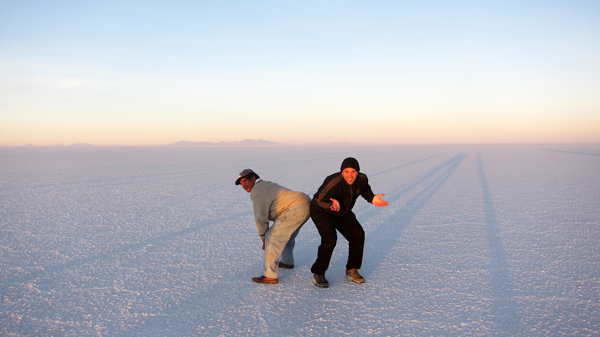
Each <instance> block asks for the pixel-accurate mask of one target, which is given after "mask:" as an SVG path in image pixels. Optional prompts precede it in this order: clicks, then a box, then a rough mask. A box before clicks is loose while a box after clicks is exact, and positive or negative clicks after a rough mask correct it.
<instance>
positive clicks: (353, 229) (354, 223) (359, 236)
mask: <svg viewBox="0 0 600 337" xmlns="http://www.w3.org/2000/svg"><path fill="white" fill-rule="evenodd" d="M338 230H339V232H340V233H341V234H342V235H343V236H344V238H346V240H348V262H347V263H346V270H348V269H360V267H361V266H362V260H363V252H364V247H365V231H364V229H363V228H362V226H361V225H360V223H359V222H358V220H357V219H356V215H355V214H354V213H353V212H351V211H350V212H348V213H347V214H346V215H344V216H342V217H341V218H340V223H339V225H338Z"/></svg>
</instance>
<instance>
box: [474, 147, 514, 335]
mask: <svg viewBox="0 0 600 337" xmlns="http://www.w3.org/2000/svg"><path fill="white" fill-rule="evenodd" d="M477 166H478V169H479V179H480V182H481V189H482V193H483V195H482V197H483V206H484V210H485V229H486V234H487V239H488V243H489V249H490V258H491V265H490V274H491V277H492V279H491V288H492V291H493V298H494V300H493V303H494V310H495V313H494V316H495V321H496V323H497V326H498V327H501V328H503V330H504V331H502V333H508V334H510V335H514V334H522V333H524V329H523V325H522V324H521V320H520V318H519V316H518V315H517V312H519V310H518V306H517V303H516V302H515V292H514V290H513V283H512V281H511V273H510V270H509V268H508V262H507V260H506V250H505V249H504V245H503V244H502V240H501V239H500V237H499V235H498V234H499V233H500V230H499V228H498V217H497V215H496V210H495V208H494V203H493V202H492V198H491V196H490V190H489V187H488V184H487V179H486V177H485V171H484V168H483V162H482V160H481V155H480V154H479V153H478V154H477Z"/></svg>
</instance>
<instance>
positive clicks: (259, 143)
mask: <svg viewBox="0 0 600 337" xmlns="http://www.w3.org/2000/svg"><path fill="white" fill-rule="evenodd" d="M222 145H229V146H274V145H285V144H282V143H276V142H270V141H268V140H264V139H244V140H239V141H233V142H224V141H221V142H216V143H214V142H190V141H180V142H175V143H172V144H167V145H163V146H171V147H200V146H222ZM304 145H307V146H332V145H333V146H344V145H356V143H350V142H334V143H316V142H313V143H306V144H304ZM6 146H7V145H5V146H3V147H6ZM109 146H111V147H118V146H119V145H109ZM23 147H51V148H54V147H84V148H85V147H96V145H92V144H88V143H76V144H71V145H62V144H54V145H42V146H40V145H32V144H27V145H23Z"/></svg>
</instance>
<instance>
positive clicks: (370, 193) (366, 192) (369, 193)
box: [360, 173, 375, 203]
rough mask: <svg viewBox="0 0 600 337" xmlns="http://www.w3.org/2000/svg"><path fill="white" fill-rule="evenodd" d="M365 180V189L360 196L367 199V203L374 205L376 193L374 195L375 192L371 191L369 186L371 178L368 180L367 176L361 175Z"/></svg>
mask: <svg viewBox="0 0 600 337" xmlns="http://www.w3.org/2000/svg"><path fill="white" fill-rule="evenodd" d="M360 175H361V176H362V177H361V178H363V177H364V179H365V187H364V188H363V190H362V192H361V193H360V195H361V196H362V197H363V198H365V200H366V201H368V202H369V203H373V198H375V193H373V190H372V189H371V185H369V178H367V175H366V174H363V173H361V174H360Z"/></svg>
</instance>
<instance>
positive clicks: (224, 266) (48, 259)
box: [0, 144, 600, 336]
mask: <svg viewBox="0 0 600 337" xmlns="http://www.w3.org/2000/svg"><path fill="white" fill-rule="evenodd" d="M347 156H353V157H356V158H357V159H358V160H359V161H360V163H361V169H362V171H363V172H364V173H366V174H367V175H368V177H369V180H370V183H371V186H372V187H373V190H374V192H375V193H385V194H386V196H385V197H384V199H385V200H387V201H389V202H390V205H389V206H388V207H384V208H378V207H375V206H372V205H370V204H368V203H367V202H366V201H364V200H362V199H361V200H359V201H357V205H356V207H355V209H354V210H355V213H356V214H357V217H358V219H359V221H361V223H362V224H363V227H364V228H365V231H366V234H367V236H366V245H365V257H364V264H363V268H362V269H361V273H362V274H363V275H364V276H365V278H366V280H367V283H365V284H362V285H359V284H353V283H350V282H349V281H348V280H346V279H345V278H344V266H345V260H346V256H347V255H346V254H347V245H346V244H345V241H344V240H343V238H342V239H340V240H339V241H338V246H337V248H336V251H335V252H334V256H333V258H332V263H331V266H330V268H329V270H328V272H327V275H326V276H327V278H328V280H329V282H330V284H331V286H330V288H329V289H319V288H317V287H315V286H314V285H313V284H312V282H311V278H312V274H311V273H310V266H311V264H312V263H313V262H314V259H315V258H316V252H317V247H318V246H319V235H318V233H317V230H316V229H315V228H314V225H313V223H312V222H311V221H309V222H308V223H307V224H306V225H305V226H304V227H303V229H302V231H301V232H300V235H299V236H298V239H297V244H296V268H295V269H293V270H281V271H280V275H279V279H280V283H279V284H277V285H260V284H254V283H252V282H251V280H250V279H251V278H252V277H253V276H259V275H260V274H261V272H262V253H263V251H262V250H261V241H260V239H259V238H258V236H257V234H256V229H255V226H254V220H253V215H252V205H251V202H250V199H249V195H248V194H247V193H246V192H245V191H243V190H242V189H241V188H240V187H239V186H235V185H234V181H235V179H236V177H237V174H238V173H239V172H240V171H241V170H242V169H244V168H252V169H254V170H255V171H256V172H257V173H258V174H259V175H260V176H261V178H263V179H265V180H270V181H275V182H277V183H279V184H281V185H283V186H286V187H288V188H291V189H295V190H300V191H303V192H305V193H307V194H309V195H311V196H312V195H313V194H314V193H315V192H316V190H317V188H318V187H319V186H320V184H321V183H322V181H323V179H324V178H325V177H326V176H327V175H328V174H331V173H333V172H335V171H337V170H339V165H340V163H341V161H342V160H343V159H344V158H345V157H347ZM598 205H600V144H562V145H560V144H536V145H454V146H451V145H446V146H441V145H437V146H425V145H413V146H266V147H224V146H221V147H219V146H212V147H197V148H172V147H133V148H129V147H89V148H88V147H86V148H72V147H66V148H20V147H19V148H12V147H5V148H0V299H1V301H0V335H6V336H84V335H85V336H87V335H91V336H94V335H96V336H193V335H207V336H221V335H222V336H320V335H322V336H343V335H352V336H362V335H374V336H394V335H402V336H440V335H444V336H459V335H460V336H489V335H500V336H514V335H523V336H525V335H527V336H536V335H540V336H541V335H544V336H559V335H598V334H600V244H599V242H600V207H599V206H598Z"/></svg>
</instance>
